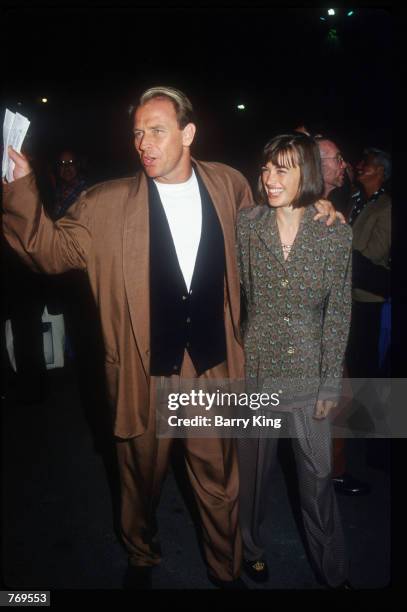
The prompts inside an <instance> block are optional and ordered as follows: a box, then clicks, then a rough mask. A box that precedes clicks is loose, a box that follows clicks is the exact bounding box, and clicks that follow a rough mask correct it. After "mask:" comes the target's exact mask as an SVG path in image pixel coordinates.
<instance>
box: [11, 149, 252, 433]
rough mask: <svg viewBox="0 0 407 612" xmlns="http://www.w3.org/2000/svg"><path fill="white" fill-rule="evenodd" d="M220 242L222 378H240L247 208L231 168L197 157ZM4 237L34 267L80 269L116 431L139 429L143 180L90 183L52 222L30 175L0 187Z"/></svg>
mask: <svg viewBox="0 0 407 612" xmlns="http://www.w3.org/2000/svg"><path fill="white" fill-rule="evenodd" d="M193 161H194V163H195V164H196V169H197V171H198V172H199V174H200V176H201V178H202V180H203V182H204V184H205V186H206V188H207V190H208V192H209V194H210V196H211V198H212V201H213V204H214V206H215V209H216V211H217V214H218V217H219V220H220V223H221V226H222V230H223V236H224V241H225V255H226V279H225V280H226V282H225V329H226V342H227V363H228V371H229V376H230V378H233V379H238V378H243V377H244V356H243V349H242V343H241V339H240V332H239V316H240V286H239V273H238V269H237V262H236V255H235V225H236V216H237V211H238V210H239V209H241V208H244V207H248V206H252V202H253V200H252V193H251V190H250V187H249V185H248V183H247V181H246V179H245V178H244V177H243V176H242V175H241V174H240V173H239V172H238V171H237V170H234V169H233V168H230V167H228V166H225V165H223V164H219V163H214V162H197V161H195V160H193ZM3 223H4V233H5V236H6V238H7V240H8V241H9V243H10V244H11V246H12V247H13V248H14V249H16V251H17V252H18V253H19V255H20V256H21V257H22V258H23V259H24V260H25V261H26V263H28V265H30V266H31V267H33V268H34V269H37V270H40V271H43V272H46V273H50V274H57V273H61V272H64V271H65V270H69V269H72V268H80V269H86V270H87V273H88V276H89V280H90V284H91V287H92V292H93V295H94V297H95V300H96V303H97V305H98V308H99V312H100V319H101V324H102V331H103V338H104V345H105V365H106V376H107V384H108V395H109V399H110V401H111V404H112V405H113V406H114V407H115V426H114V432H115V435H116V436H118V437H120V438H131V437H134V436H137V435H140V434H142V433H143V432H144V431H145V429H146V427H147V423H148V412H149V409H148V406H149V387H150V377H149V361H150V352H149V351H150V320H149V317H150V305H149V209H148V183H147V179H146V176H145V175H144V173H143V172H139V173H138V174H137V175H136V176H135V177H133V178H126V179H119V180H114V181H109V182H106V183H102V184H99V185H96V186H94V187H92V188H91V189H89V190H88V191H86V192H84V193H83V194H82V195H81V197H80V198H79V199H78V201H77V202H76V203H75V204H74V205H73V206H72V207H71V208H70V209H69V211H68V214H67V215H66V216H65V217H63V218H62V219H60V220H58V221H57V222H56V223H54V222H53V221H52V220H51V219H49V218H48V217H47V216H46V214H45V213H44V209H43V207H42V206H41V203H40V201H39V196H38V191H37V188H36V184H35V179H34V175H33V173H31V174H29V175H28V176H26V177H24V178H22V179H18V180H16V181H14V182H13V183H10V184H9V185H5V186H4V215H3Z"/></svg>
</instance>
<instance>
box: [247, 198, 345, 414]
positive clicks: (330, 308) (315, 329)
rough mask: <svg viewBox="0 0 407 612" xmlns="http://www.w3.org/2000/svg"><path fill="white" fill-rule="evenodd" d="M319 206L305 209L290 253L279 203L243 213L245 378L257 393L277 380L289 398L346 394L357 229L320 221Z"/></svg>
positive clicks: (337, 223) (331, 397) (277, 383)
mask: <svg viewBox="0 0 407 612" xmlns="http://www.w3.org/2000/svg"><path fill="white" fill-rule="evenodd" d="M316 212H317V211H316V210H315V208H314V207H313V206H309V207H307V208H306V209H305V211H304V215H303V217H302V220H301V224H300V227H299V230H298V233H297V236H296V239H295V242H294V244H293V247H292V249H291V252H290V254H289V256H288V258H287V260H284V256H283V251H282V247H281V241H280V235H279V231H278V227H277V220H276V211H275V210H274V209H272V208H270V207H269V206H256V207H255V208H251V209H246V210H242V211H241V212H240V213H239V216H238V225H237V249H238V261H239V267H240V275H241V283H242V288H243V290H244V291H243V293H245V294H246V299H247V312H248V317H247V323H246V324H245V329H244V330H243V333H244V347H245V358H246V380H247V382H248V383H249V384H250V385H251V386H252V388H257V390H258V391H259V392H260V391H262V390H263V391H266V390H268V389H267V386H266V385H265V382H267V384H271V385H272V390H273V392H275V391H281V392H282V393H281V396H280V399H281V400H282V401H283V402H284V399H287V400H293V399H299V398H302V399H305V398H307V399H308V400H309V399H310V397H312V398H314V399H315V400H316V399H327V398H330V399H338V397H339V394H340V388H341V380H342V367H343V360H344V354H345V349H346V343H347V339H348V332H349V325H350V315H351V247H352V230H351V228H350V227H349V226H348V225H343V224H341V223H339V222H335V223H334V224H333V225H331V226H330V227H327V226H326V224H325V223H324V222H318V221H314V220H313V217H314V215H315V214H316ZM276 386H278V387H281V388H276ZM294 403H295V402H294Z"/></svg>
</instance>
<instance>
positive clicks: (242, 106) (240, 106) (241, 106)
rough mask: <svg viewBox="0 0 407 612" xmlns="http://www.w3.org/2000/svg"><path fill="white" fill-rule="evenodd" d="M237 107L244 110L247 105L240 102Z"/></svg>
mask: <svg viewBox="0 0 407 612" xmlns="http://www.w3.org/2000/svg"><path fill="white" fill-rule="evenodd" d="M237 108H238V109H239V110H244V109H245V108H246V107H245V105H244V104H238V105H237Z"/></svg>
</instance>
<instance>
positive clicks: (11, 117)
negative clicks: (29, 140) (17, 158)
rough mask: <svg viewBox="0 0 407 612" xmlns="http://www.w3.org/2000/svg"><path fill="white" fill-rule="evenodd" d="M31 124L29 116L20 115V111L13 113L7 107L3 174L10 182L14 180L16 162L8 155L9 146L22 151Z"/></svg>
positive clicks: (4, 127)
mask: <svg viewBox="0 0 407 612" xmlns="http://www.w3.org/2000/svg"><path fill="white" fill-rule="evenodd" d="M29 125H30V122H29V120H28V119H27V117H24V116H23V115H20V113H12V112H11V111H10V110H9V109H8V108H7V109H6V113H5V116H4V123H3V146H4V150H3V165H2V172H1V175H2V177H3V178H6V179H7V181H8V182H9V183H11V182H12V181H13V180H14V177H13V171H14V162H13V161H12V160H11V159H10V158H9V156H8V147H9V145H11V146H12V147H13V149H14V150H15V151H18V153H20V151H21V146H22V144H23V142H24V138H25V136H26V134H27V130H28V127H29Z"/></svg>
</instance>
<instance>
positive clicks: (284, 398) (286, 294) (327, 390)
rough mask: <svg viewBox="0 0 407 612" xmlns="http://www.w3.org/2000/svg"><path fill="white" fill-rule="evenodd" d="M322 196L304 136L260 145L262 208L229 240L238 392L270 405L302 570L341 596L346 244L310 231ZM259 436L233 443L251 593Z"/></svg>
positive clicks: (265, 469)
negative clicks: (338, 450)
mask: <svg viewBox="0 0 407 612" xmlns="http://www.w3.org/2000/svg"><path fill="white" fill-rule="evenodd" d="M322 193H323V178H322V173H321V165H320V157H319V150H318V146H317V145H316V144H315V142H314V140H313V139H312V138H311V137H309V136H307V135H304V134H300V133H296V134H288V135H280V136H277V137H275V138H273V139H272V140H271V141H270V142H269V143H268V144H267V145H266V147H265V148H264V151H263V166H262V168H261V176H260V178H259V194H260V197H261V200H262V205H259V206H256V207H254V208H252V209H246V210H244V211H242V212H241V213H240V216H239V220H238V229H237V242H238V258H239V264H240V270H241V282H242V288H243V290H244V291H243V292H244V294H245V295H246V302H247V304H246V307H247V322H246V324H245V330H244V346H245V357H246V380H247V384H248V390H252V391H254V390H256V392H262V391H263V392H265V391H266V390H268V391H270V392H276V391H278V392H279V394H280V401H281V404H280V406H279V410H280V416H282V420H283V422H284V423H285V424H286V426H287V427H288V435H289V437H290V438H291V440H292V446H293V450H294V455H295V461H296V466H297V472H298V481H299V488H300V500H301V511H302V517H303V522H304V527H305V532H306V536H307V542H308V546H309V552H310V556H311V560H312V562H313V565H314V566H315V569H316V571H317V575H318V576H319V577H320V579H321V580H322V581H323V582H324V583H325V585H326V586H328V587H331V588H349V583H348V582H347V558H346V553H345V546H344V536H343V531H342V526H341V520H340V516H339V513H338V508H337V503H336V499H335V495H334V491H333V488H332V483H331V468H332V462H331V461H332V460H331V456H332V455H331V436H330V423H329V419H328V418H327V417H328V415H329V412H330V411H331V410H332V408H333V407H334V406H335V405H336V404H337V401H338V398H339V394H340V387H341V377H342V366H343V360H344V353H345V348H346V343H347V338H348V332H349V324H350V313H351V242H352V233H351V229H350V227H349V226H347V225H343V224H341V223H340V222H338V221H336V222H335V223H334V224H333V225H331V226H329V227H327V226H326V225H325V224H324V223H317V222H315V221H313V217H314V215H315V212H316V211H315V208H314V204H315V202H316V201H317V200H318V199H319V198H320V197H321V195H322ZM267 416H273V415H270V413H268V415H267ZM274 416H275V415H274ZM262 434H263V435H262ZM261 435H262V437H258V438H257V437H256V438H255V437H246V438H244V439H243V438H240V439H238V450H239V464H240V482H241V485H240V487H241V495H240V508H241V510H240V512H241V527H242V537H243V545H244V558H245V562H244V567H245V570H246V572H247V573H248V574H249V575H250V576H251V577H252V578H253V579H255V580H257V581H259V582H260V581H264V580H267V578H268V567H267V562H266V559H265V555H264V545H263V542H262V540H261V535H260V527H261V525H262V523H263V521H264V518H265V511H266V499H267V495H268V493H269V490H270V486H271V487H272V486H273V485H272V478H271V477H270V473H271V471H272V468H273V466H274V464H275V462H276V449H277V443H278V439H277V437H276V435H275V436H274V437H267V434H265V435H264V432H261ZM269 435H270V434H269Z"/></svg>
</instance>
